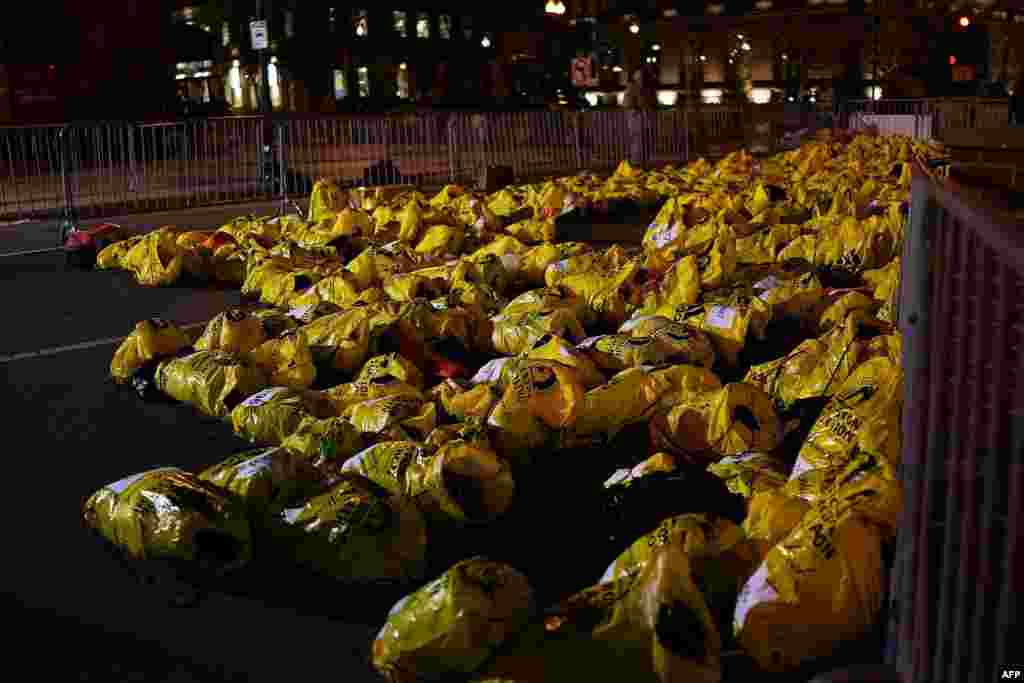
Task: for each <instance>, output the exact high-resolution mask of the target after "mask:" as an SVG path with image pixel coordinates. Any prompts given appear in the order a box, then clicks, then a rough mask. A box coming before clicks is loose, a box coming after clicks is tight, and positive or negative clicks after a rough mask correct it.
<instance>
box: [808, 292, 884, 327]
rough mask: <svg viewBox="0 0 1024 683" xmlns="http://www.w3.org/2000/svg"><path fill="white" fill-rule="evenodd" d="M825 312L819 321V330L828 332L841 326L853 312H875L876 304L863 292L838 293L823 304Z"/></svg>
mask: <svg viewBox="0 0 1024 683" xmlns="http://www.w3.org/2000/svg"><path fill="white" fill-rule="evenodd" d="M822 303H823V305H824V306H825V310H824V311H823V312H822V314H821V317H820V318H819V320H818V329H819V330H821V332H828V331H829V330H831V329H832V328H834V327H835V326H836V325H839V324H841V323H842V322H843V321H844V320H845V319H846V317H847V316H848V315H849V314H850V312H851V311H866V312H868V313H872V312H874V309H875V302H874V300H872V298H871V297H869V296H868V295H866V294H864V293H863V292H846V293H837V294H834V295H833V296H831V297H827V298H826V299H825V300H824V301H823V302H822Z"/></svg>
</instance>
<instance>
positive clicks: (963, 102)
mask: <svg viewBox="0 0 1024 683" xmlns="http://www.w3.org/2000/svg"><path fill="white" fill-rule="evenodd" d="M1009 117H1010V110H1009V101H1008V100H1007V99H992V98H977V97H959V98H958V97H950V98H919V99H888V100H868V99H865V100H846V101H845V102H844V103H843V112H842V118H843V122H842V125H843V126H844V127H846V128H850V129H853V130H863V129H866V128H870V127H875V128H877V129H878V131H879V133H881V134H883V135H886V134H900V135H908V136H911V137H915V138H918V139H941V138H942V136H943V131H945V130H950V129H956V128H998V127H1000V126H1005V125H1007V123H1008V122H1009Z"/></svg>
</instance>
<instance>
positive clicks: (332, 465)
mask: <svg viewBox="0 0 1024 683" xmlns="http://www.w3.org/2000/svg"><path fill="white" fill-rule="evenodd" d="M364 446H365V440H364V439H363V435H362V434H360V433H359V430H357V429H356V428H355V427H354V426H352V423H351V422H349V421H348V420H345V419H342V418H340V417H328V418H324V419H320V418H316V417H304V418H302V421H301V422H299V426H298V427H296V428H295V429H294V430H293V431H292V433H291V434H290V435H289V436H288V438H286V439H285V440H284V441H282V442H281V448H283V449H285V450H286V451H288V452H289V453H292V454H293V455H296V456H298V457H300V458H302V459H304V460H305V461H307V462H308V463H310V464H311V465H312V466H313V467H314V468H316V469H317V470H318V471H319V472H321V473H323V474H325V475H327V476H333V475H335V474H337V473H338V472H340V471H341V466H342V465H343V464H344V463H345V461H346V460H348V459H349V458H350V457H352V456H353V455H355V454H356V453H358V452H359V451H361V450H363V447H364Z"/></svg>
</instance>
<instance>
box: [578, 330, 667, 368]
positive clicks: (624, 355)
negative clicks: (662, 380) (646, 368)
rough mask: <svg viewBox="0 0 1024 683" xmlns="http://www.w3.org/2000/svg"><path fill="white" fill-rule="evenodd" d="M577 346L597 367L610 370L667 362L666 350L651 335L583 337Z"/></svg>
mask: <svg viewBox="0 0 1024 683" xmlns="http://www.w3.org/2000/svg"><path fill="white" fill-rule="evenodd" d="M577 348H579V350H580V351H581V352H583V353H584V354H586V355H587V356H588V357H589V358H590V359H591V360H592V361H593V362H594V364H595V365H597V367H599V368H601V369H602V370H606V371H611V372H621V371H622V370H625V369H626V368H631V367H639V366H641V365H663V364H665V363H666V362H668V350H667V349H666V348H665V347H664V346H662V345H661V344H659V343H658V342H656V341H655V340H654V339H652V338H651V337H631V336H629V335H625V334H606V335H602V336H600V337H590V338H589V339H584V340H583V341H582V342H580V345H579V346H578V347H577Z"/></svg>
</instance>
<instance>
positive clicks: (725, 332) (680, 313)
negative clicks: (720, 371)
mask: <svg viewBox="0 0 1024 683" xmlns="http://www.w3.org/2000/svg"><path fill="white" fill-rule="evenodd" d="M757 313H760V314H761V315H760V317H761V320H763V319H764V313H763V309H761V308H756V307H755V306H754V305H751V306H743V305H726V304H710V303H709V304H704V305H702V306H691V307H683V306H679V307H675V306H672V307H665V308H661V309H658V311H657V313H656V314H657V315H660V316H664V317H671V318H672V319H673V320H674V321H675V322H679V323H685V324H688V325H691V326H698V327H699V329H701V330H702V331H704V332H705V333H707V335H708V336H709V337H710V338H711V342H712V344H714V347H715V352H716V355H717V356H718V357H719V358H721V359H722V360H723V361H724V362H725V363H726V364H727V365H729V366H732V367H735V366H736V365H738V364H739V355H740V352H742V351H743V349H744V348H745V347H746V344H747V335H748V333H749V332H751V323H752V322H754V320H755V314H757Z"/></svg>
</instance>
